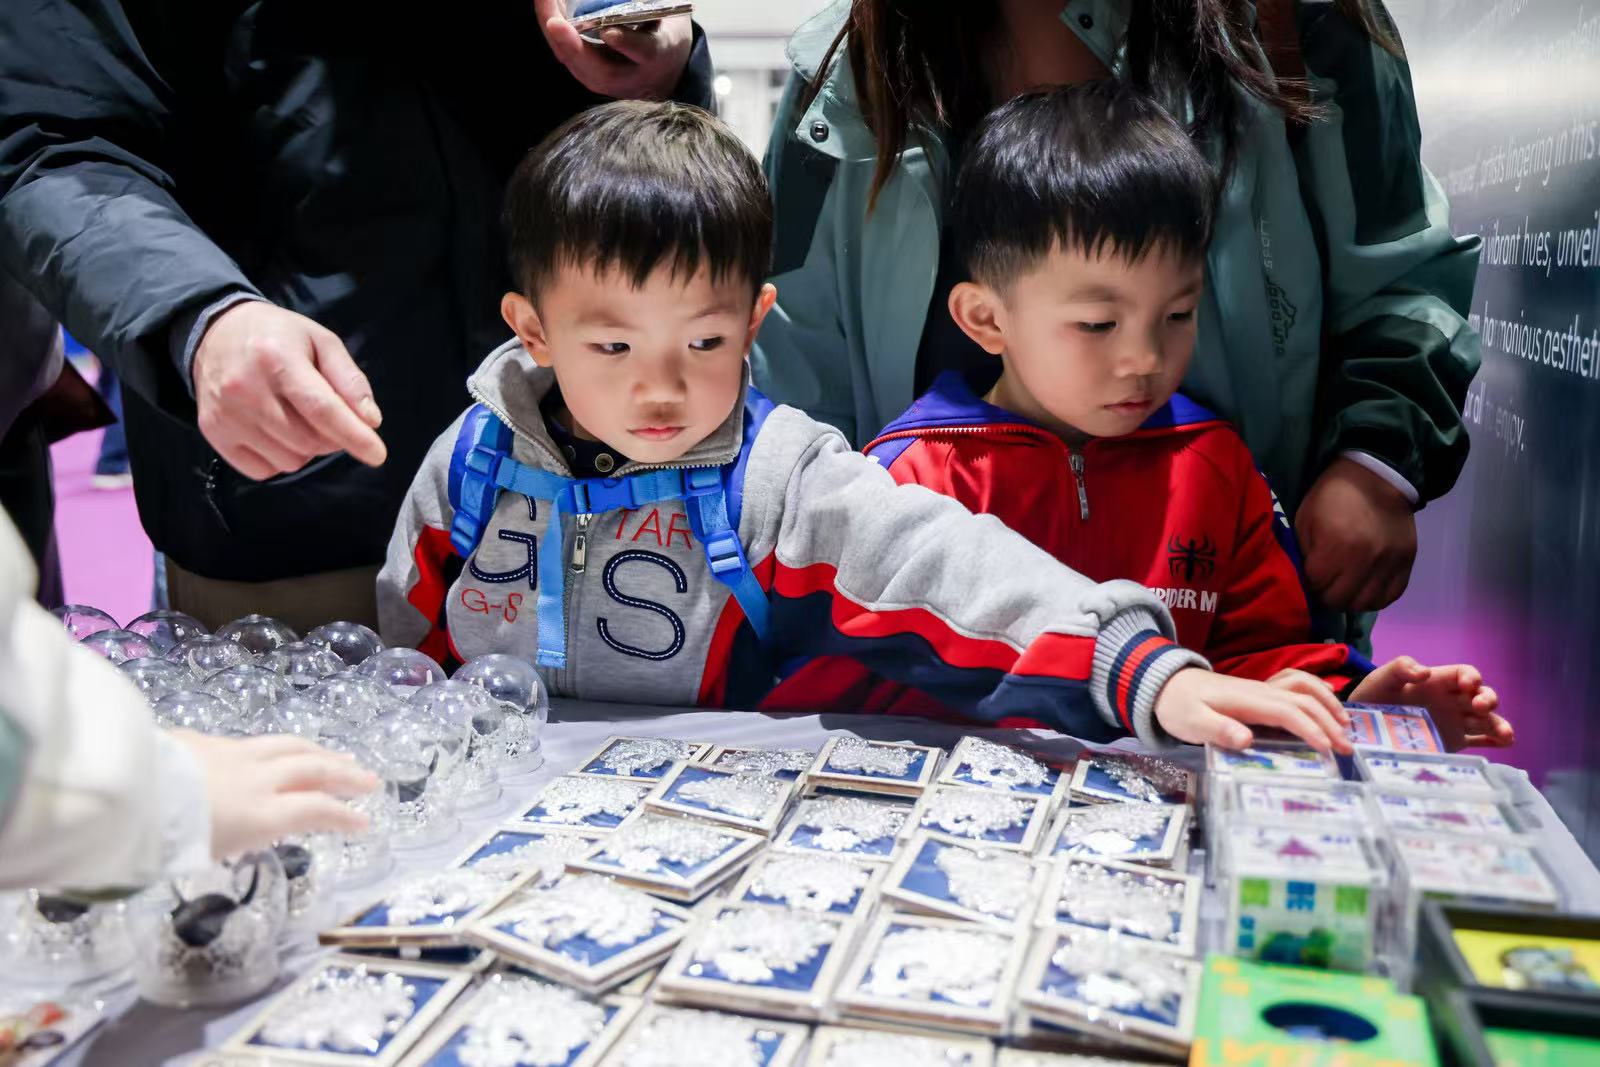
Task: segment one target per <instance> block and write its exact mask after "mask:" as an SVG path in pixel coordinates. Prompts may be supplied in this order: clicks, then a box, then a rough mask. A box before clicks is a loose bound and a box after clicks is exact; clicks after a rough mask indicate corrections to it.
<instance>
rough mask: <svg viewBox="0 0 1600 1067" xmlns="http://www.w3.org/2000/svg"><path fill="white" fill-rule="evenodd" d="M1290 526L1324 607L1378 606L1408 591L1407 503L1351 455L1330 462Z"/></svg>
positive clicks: (1412, 524)
mask: <svg viewBox="0 0 1600 1067" xmlns="http://www.w3.org/2000/svg"><path fill="white" fill-rule="evenodd" d="M1294 530H1295V534H1296V536H1297V537H1299V539H1300V550H1301V552H1302V553H1303V554H1304V556H1305V571H1306V584H1307V585H1308V586H1310V588H1311V592H1312V593H1314V594H1315V595H1316V597H1317V599H1318V600H1320V601H1321V602H1322V603H1323V604H1324V605H1326V606H1327V607H1330V608H1332V609H1333V610H1335V611H1349V612H1362V611H1377V610H1378V609H1380V608H1386V607H1388V606H1389V605H1390V604H1393V603H1394V602H1395V601H1396V600H1398V599H1400V594H1401V593H1404V592H1405V591H1406V583H1408V582H1409V581H1410V580H1411V565H1412V563H1414V562H1415V561H1416V558H1417V519H1416V515H1415V514H1414V513H1413V512H1412V510H1411V502H1410V501H1408V500H1407V499H1406V498H1405V497H1404V496H1403V495H1402V494H1401V492H1400V490H1398V489H1396V488H1395V487H1394V486H1392V485H1390V484H1389V483H1388V482H1386V481H1384V480H1383V479H1382V478H1380V477H1379V476H1378V475H1376V474H1374V473H1373V472H1372V471H1369V470H1368V469H1367V468H1365V467H1363V466H1362V465H1361V464H1359V463H1356V462H1355V461H1354V460H1350V459H1346V458H1344V457H1342V456H1341V457H1340V458H1338V459H1336V460H1334V461H1333V462H1332V463H1330V464H1328V468H1327V470H1325V471H1323V472H1322V474H1321V475H1320V476H1319V477H1318V478H1317V480H1316V482H1315V483H1314V484H1313V485H1312V486H1311V491H1310V492H1309V493H1307V494H1306V498H1305V500H1303V501H1301V503H1300V510H1299V512H1298V513H1296V515H1295V519H1294Z"/></svg>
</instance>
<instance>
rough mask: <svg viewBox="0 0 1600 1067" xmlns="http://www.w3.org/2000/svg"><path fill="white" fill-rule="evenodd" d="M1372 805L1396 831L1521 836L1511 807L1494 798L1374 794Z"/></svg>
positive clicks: (1478, 835)
mask: <svg viewBox="0 0 1600 1067" xmlns="http://www.w3.org/2000/svg"><path fill="white" fill-rule="evenodd" d="M1372 806H1373V808H1374V809H1375V810H1376V811H1377V812H1378V816H1379V817H1380V818H1381V819H1383V821H1384V822H1385V823H1387V824H1388V825H1389V829H1391V830H1395V831H1415V832H1417V833H1436V832H1444V833H1451V834H1470V835H1472V836H1474V837H1521V836H1523V834H1522V831H1521V830H1520V829H1519V828H1518V825H1519V824H1518V821H1517V819H1516V816H1515V815H1514V814H1513V813H1512V811H1511V809H1510V808H1509V807H1507V806H1506V805H1504V804H1501V803H1500V802H1498V801H1494V800H1458V799H1456V798H1455V797H1448V796H1443V797H1432V796H1425V795H1422V794H1420V793H1382V792H1380V793H1374V794H1373V796H1372Z"/></svg>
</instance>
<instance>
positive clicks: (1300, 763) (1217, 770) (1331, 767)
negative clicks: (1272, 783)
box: [1206, 741, 1339, 782]
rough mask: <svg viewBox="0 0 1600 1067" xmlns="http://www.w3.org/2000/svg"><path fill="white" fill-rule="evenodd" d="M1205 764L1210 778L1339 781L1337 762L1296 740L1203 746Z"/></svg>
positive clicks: (1326, 754) (1324, 753)
mask: <svg viewBox="0 0 1600 1067" xmlns="http://www.w3.org/2000/svg"><path fill="white" fill-rule="evenodd" d="M1206 765H1207V767H1208V768H1209V769H1210V772H1211V775H1212V777H1213V779H1222V778H1235V777H1236V778H1245V777H1259V778H1271V779H1289V778H1295V779H1298V778H1305V779H1310V780H1312V781H1335V782H1336V781H1338V780H1339V763H1338V761H1337V760H1335V759H1334V758H1333V757H1332V756H1331V755H1329V754H1328V753H1326V752H1318V751H1317V750H1316V749H1314V748H1312V747H1311V746H1310V745H1307V744H1304V743H1302V742H1299V741H1257V742H1256V743H1255V744H1253V745H1251V746H1250V747H1249V748H1245V749H1238V750H1235V749H1230V748H1220V747H1218V746H1217V745H1207V746H1206Z"/></svg>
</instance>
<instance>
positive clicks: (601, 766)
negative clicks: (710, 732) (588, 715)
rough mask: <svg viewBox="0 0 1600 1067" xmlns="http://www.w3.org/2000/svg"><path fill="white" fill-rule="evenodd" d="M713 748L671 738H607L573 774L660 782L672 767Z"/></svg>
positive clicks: (701, 742)
mask: <svg viewBox="0 0 1600 1067" xmlns="http://www.w3.org/2000/svg"><path fill="white" fill-rule="evenodd" d="M710 747H711V746H710V745H708V744H706V743H705V742H703V741H678V740H674V739H673V738H668V737H608V738H606V740H605V743H604V744H603V745H601V746H600V747H599V748H598V749H596V750H595V752H594V755H592V756H590V757H589V758H588V759H586V760H584V761H583V762H582V763H580V764H578V769H577V770H576V771H573V772H572V773H574V774H594V775H599V776H601V777H604V778H628V779H633V780H636V781H643V782H659V781H661V779H663V778H665V777H666V776H667V772H668V771H670V770H671V769H672V766H673V764H675V763H679V762H688V761H691V760H694V759H696V758H697V757H699V756H700V755H701V754H702V753H703V752H705V751H706V750H707V749H709V748H710Z"/></svg>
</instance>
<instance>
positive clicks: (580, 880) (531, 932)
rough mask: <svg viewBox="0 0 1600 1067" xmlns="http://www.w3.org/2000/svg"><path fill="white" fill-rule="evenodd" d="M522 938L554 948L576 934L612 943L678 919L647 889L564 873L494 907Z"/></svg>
mask: <svg viewBox="0 0 1600 1067" xmlns="http://www.w3.org/2000/svg"><path fill="white" fill-rule="evenodd" d="M495 921H496V923H497V924H500V925H503V924H507V923H509V924H510V926H511V928H512V930H513V931H514V932H515V933H516V935H517V936H518V937H520V938H522V939H524V940H526V941H532V942H534V943H536V944H541V945H545V946H547V947H550V948H556V947H558V946H560V945H563V944H565V943H566V942H568V941H570V940H572V939H573V938H575V937H586V938H588V939H589V940H591V941H593V942H595V943H596V944H598V945H604V946H606V947H607V948H615V947H618V946H622V945H632V944H635V943H636V942H639V941H643V940H644V939H645V938H647V937H649V936H650V935H651V934H653V933H655V931H656V927H657V926H658V925H660V924H662V923H668V924H670V923H674V922H676V921H677V920H675V919H672V918H670V917H668V916H665V915H662V914H661V912H659V911H657V910H656V905H655V901H654V900H652V899H651V898H650V897H649V896H648V895H647V894H644V893H640V892H638V891H636V890H633V889H629V888H627V887H626V886H620V885H618V884H617V883H615V882H613V881H611V880H610V879H609V878H602V877H600V876H599V875H574V876H573V877H571V878H563V879H562V880H561V881H559V882H557V883H556V884H555V885H553V886H551V887H550V888H549V889H540V890H537V891H535V892H532V893H525V894H523V895H522V896H520V897H518V898H517V899H516V901H514V902H513V903H511V904H509V905H507V906H506V907H505V908H504V909H502V910H500V911H498V912H496V914H495Z"/></svg>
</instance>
